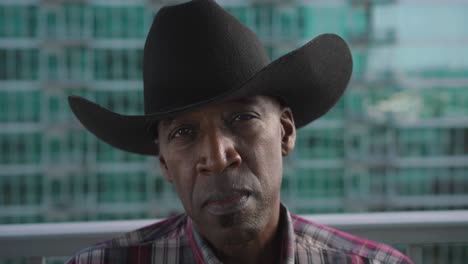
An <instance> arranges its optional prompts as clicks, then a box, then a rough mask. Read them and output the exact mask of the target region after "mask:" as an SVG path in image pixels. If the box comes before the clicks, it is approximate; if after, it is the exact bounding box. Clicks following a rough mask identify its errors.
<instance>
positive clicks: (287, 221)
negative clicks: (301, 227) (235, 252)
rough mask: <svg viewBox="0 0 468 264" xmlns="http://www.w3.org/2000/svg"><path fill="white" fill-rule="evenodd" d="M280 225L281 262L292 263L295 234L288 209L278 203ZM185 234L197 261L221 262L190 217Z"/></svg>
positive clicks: (284, 263) (211, 263) (212, 263)
mask: <svg viewBox="0 0 468 264" xmlns="http://www.w3.org/2000/svg"><path fill="white" fill-rule="evenodd" d="M279 223H280V226H279V228H280V229H281V233H282V234H281V262H280V263H283V264H292V263H294V256H295V251H296V249H295V235H294V228H293V224H292V220H291V215H290V213H289V211H288V209H287V208H286V207H285V206H284V205H283V204H281V205H280V221H279ZM187 234H188V237H189V241H190V246H191V247H192V250H193V252H194V254H195V257H196V259H197V263H200V264H201V263H209V264H218V263H222V262H221V261H220V260H219V259H218V258H217V257H216V255H215V254H214V252H213V251H212V249H211V247H210V246H209V245H208V243H206V242H205V240H204V239H203V238H202V237H201V235H200V234H199V233H198V232H197V230H196V229H195V227H194V225H193V223H192V219H191V218H190V217H188V221H187Z"/></svg>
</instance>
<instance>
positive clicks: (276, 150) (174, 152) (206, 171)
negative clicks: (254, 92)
mask: <svg viewBox="0 0 468 264" xmlns="http://www.w3.org/2000/svg"><path fill="white" fill-rule="evenodd" d="M295 139H296V130H295V126H294V119H293V116H292V112H291V110H290V109H289V108H287V107H283V106H281V105H280V104H279V103H278V102H277V100H275V99H273V98H271V97H267V96H255V97H252V98H248V99H243V100H235V101H229V102H223V103H212V104H209V105H207V106H204V107H202V108H199V109H197V110H194V111H192V112H188V113H183V114H180V115H179V116H176V117H175V118H173V119H171V120H164V121H161V122H160V123H159V127H158V144H159V148H160V149H159V161H160V165H161V169H162V172H163V175H164V177H165V178H166V179H167V180H168V181H170V182H171V183H173V184H174V186H175V189H176V192H177V194H178V196H179V198H180V200H181V202H182V205H183V206H184V209H185V211H186V212H187V214H188V215H189V216H190V218H191V219H192V220H193V223H194V226H195V228H196V229H197V231H198V232H199V233H200V234H201V235H202V236H203V238H204V239H205V240H206V241H207V242H208V243H209V244H210V245H211V246H212V248H213V249H214V252H215V254H216V255H217V256H218V257H219V259H220V260H222V261H223V262H224V263H275V262H277V261H278V259H279V257H280V256H279V254H280V251H281V250H280V248H279V247H280V240H279V235H278V233H279V230H278V227H279V212H280V188H281V180H282V173H283V162H282V157H283V156H287V155H289V154H290V153H291V151H292V150H293V148H294V144H295Z"/></svg>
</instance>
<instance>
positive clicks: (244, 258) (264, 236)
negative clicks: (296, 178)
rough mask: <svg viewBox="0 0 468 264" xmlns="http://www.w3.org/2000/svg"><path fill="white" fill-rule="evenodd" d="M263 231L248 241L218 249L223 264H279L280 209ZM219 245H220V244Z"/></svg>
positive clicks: (217, 252)
mask: <svg viewBox="0 0 468 264" xmlns="http://www.w3.org/2000/svg"><path fill="white" fill-rule="evenodd" d="M270 219H272V221H269V222H268V224H267V225H266V226H265V227H264V229H263V230H261V231H260V232H258V233H256V234H254V235H253V236H251V237H250V238H249V239H248V240H246V241H242V242H239V243H234V244H226V243H223V244H222V246H221V247H216V248H215V252H216V255H217V256H218V257H219V259H220V260H221V261H222V262H223V263H277V262H278V260H279V259H280V254H281V239H282V237H281V229H282V225H283V223H281V221H280V209H279V208H278V211H277V212H276V213H275V214H274V215H273V216H272V217H271V218H270ZM218 245H219V244H218Z"/></svg>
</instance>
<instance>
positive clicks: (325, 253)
mask: <svg viewBox="0 0 468 264" xmlns="http://www.w3.org/2000/svg"><path fill="white" fill-rule="evenodd" d="M291 218H292V221H293V227H294V233H295V235H296V244H297V248H298V250H299V251H300V250H304V251H307V252H306V254H310V252H309V251H311V250H314V251H319V252H320V255H321V256H322V258H324V259H328V260H329V261H332V262H331V263H336V261H337V260H338V261H339V263H348V261H349V263H355V260H356V259H359V260H365V261H367V262H365V263H379V264H412V263H413V262H412V261H411V260H410V259H409V258H408V257H406V256H405V255H403V254H402V253H401V252H399V251H398V250H396V249H394V248H392V247H390V246H388V245H385V244H382V243H377V242H374V241H370V240H367V239H364V238H361V237H357V236H354V235H351V234H349V233H346V232H343V231H340V230H337V229H334V228H331V227H329V226H325V225H322V224H319V223H315V222H312V221H309V220H307V219H304V218H302V217H299V216H297V215H293V214H292V215H291ZM353 260H354V261H353ZM325 263H329V262H325Z"/></svg>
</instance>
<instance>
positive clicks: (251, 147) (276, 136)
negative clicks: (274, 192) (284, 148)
mask: <svg viewBox="0 0 468 264" xmlns="http://www.w3.org/2000/svg"><path fill="white" fill-rule="evenodd" d="M246 146H247V150H248V151H246V153H247V155H248V157H249V158H248V159H249V163H250V166H252V167H251V169H252V170H254V174H255V175H257V177H259V180H260V181H261V182H262V185H269V186H272V188H277V187H276V186H277V185H279V184H280V183H281V176H282V168H283V166H282V164H283V163H282V162H283V160H282V155H281V135H280V132H279V130H278V129H270V130H269V131H268V130H265V131H264V132H263V133H260V134H258V135H257V136H256V137H255V138H254V140H252V141H249V142H248V143H247V144H246Z"/></svg>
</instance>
